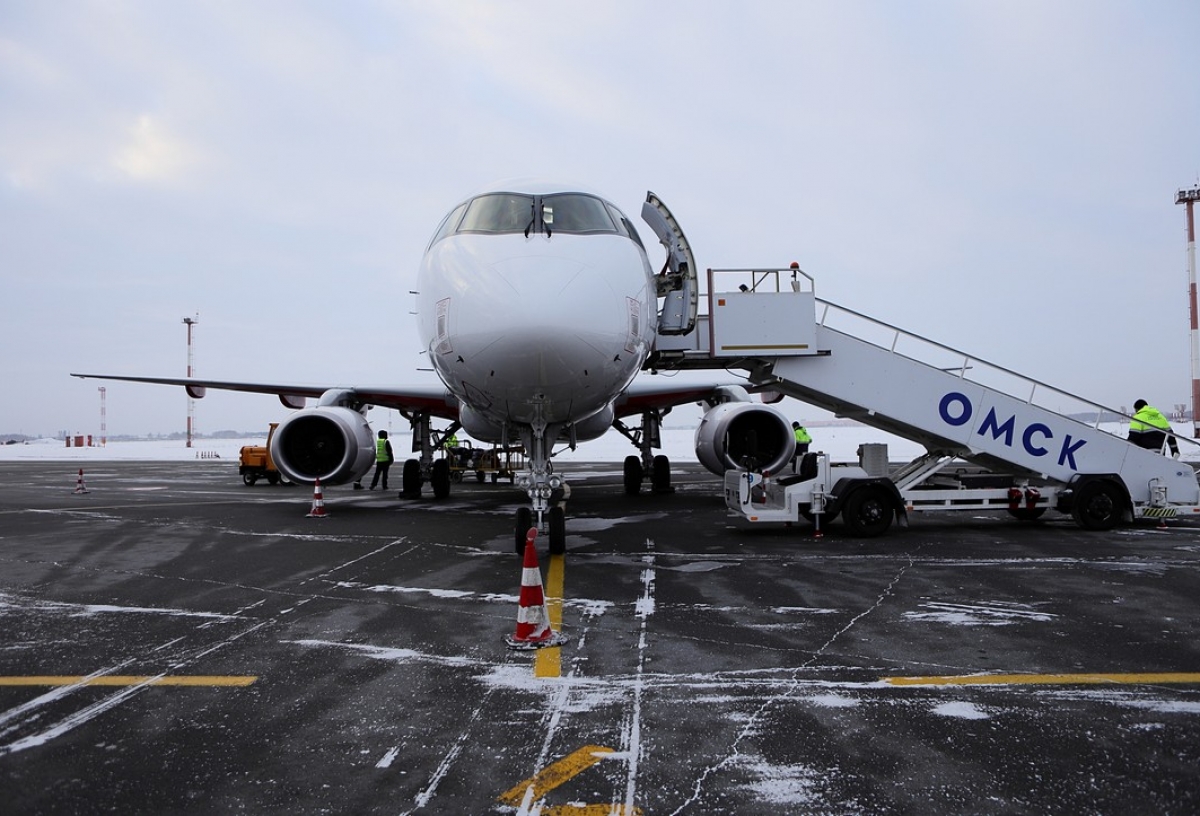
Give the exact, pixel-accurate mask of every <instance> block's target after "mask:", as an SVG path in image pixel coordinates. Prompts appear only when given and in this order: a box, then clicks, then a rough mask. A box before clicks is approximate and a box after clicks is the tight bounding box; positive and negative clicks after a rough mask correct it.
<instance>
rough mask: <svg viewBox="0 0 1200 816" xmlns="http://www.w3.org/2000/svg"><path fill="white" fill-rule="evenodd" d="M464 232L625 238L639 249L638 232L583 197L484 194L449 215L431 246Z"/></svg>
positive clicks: (613, 210) (604, 206) (620, 216)
mask: <svg viewBox="0 0 1200 816" xmlns="http://www.w3.org/2000/svg"><path fill="white" fill-rule="evenodd" d="M463 232H482V233H492V234H494V233H512V232H521V233H524V234H525V236H526V237H529V236H530V235H532V234H535V233H538V234H542V235H548V236H551V237H552V236H553V235H554V234H555V233H559V232H562V233H572V234H575V235H594V234H607V235H613V234H616V235H624V236H625V237H627V238H631V239H632V240H633V241H634V242H635V243H637V244H638V245H639V246H641V243H642V242H641V239H640V238H639V237H638V234H637V230H636V229H634V228H633V225H632V224H630V223H629V219H628V218H626V217H625V216H624V214H622V213H621V211H620V210H618V209H617V208H616V207H614V206H613V205H612V204H609V203H608V202H606V201H603V200H601V199H599V198H596V197H595V196H593V195H588V194H586V193H555V194H552V195H546V196H532V195H522V194H520V193H485V194H484V195H481V196H477V197H475V198H473V199H471V200H470V201H468V202H466V203H464V204H460V205H459V206H458V207H456V208H455V209H454V211H453V212H451V213H450V215H448V216H447V217H446V218H445V220H444V221H442V224H441V226H440V227H439V228H438V231H437V233H436V234H435V235H434V237H433V240H432V241H431V242H430V245H431V246H432V245H433V244H435V243H437V242H438V241H440V240H441V239H442V238H445V237H446V236H448V235H456V234H458V233H463Z"/></svg>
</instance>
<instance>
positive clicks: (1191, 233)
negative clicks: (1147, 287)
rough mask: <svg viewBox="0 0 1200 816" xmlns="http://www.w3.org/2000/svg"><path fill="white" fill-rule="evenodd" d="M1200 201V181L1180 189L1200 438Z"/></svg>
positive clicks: (1194, 408) (1199, 434)
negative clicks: (1199, 279) (1199, 261)
mask: <svg viewBox="0 0 1200 816" xmlns="http://www.w3.org/2000/svg"><path fill="white" fill-rule="evenodd" d="M1197 201H1200V183H1197V184H1195V185H1194V186H1193V187H1192V188H1191V189H1190V190H1180V191H1179V192H1178V193H1177V194H1176V196H1175V203H1176V204H1185V205H1187V259H1188V308H1189V309H1190V311H1191V315H1192V437H1193V438H1195V439H1200V315H1197V313H1196V219H1195V216H1194V214H1193V212H1192V205H1193V204H1195V203H1196V202H1197Z"/></svg>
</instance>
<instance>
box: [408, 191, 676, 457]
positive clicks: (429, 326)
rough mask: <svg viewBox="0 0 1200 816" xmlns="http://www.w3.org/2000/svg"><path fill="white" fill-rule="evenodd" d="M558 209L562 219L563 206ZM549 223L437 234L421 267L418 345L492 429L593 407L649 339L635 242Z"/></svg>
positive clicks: (648, 287)
mask: <svg viewBox="0 0 1200 816" xmlns="http://www.w3.org/2000/svg"><path fill="white" fill-rule="evenodd" d="M546 189H551V190H552V189H561V188H546ZM535 192H538V191H535ZM548 200H549V201H553V199H548ZM538 201H539V202H540V201H541V199H540V198H539V199H538ZM539 206H540V203H539ZM610 206H611V205H610ZM559 209H560V210H562V211H563V217H560V222H563V221H565V215H566V210H567V205H566V204H565V203H564V204H563V205H561V206H560V207H559ZM456 212H457V210H456ZM618 215H619V213H618ZM451 217H454V214H453V213H452V216H451ZM547 217H553V216H552V213H548V216H547ZM614 219H615V216H614ZM445 231H446V230H445V228H444V227H443V230H442V232H443V233H444V232H445ZM548 231H549V234H547V231H532V232H531V233H530V234H529V235H526V234H524V232H523V231H522V230H520V229H518V230H516V231H508V232H499V233H490V232H477V231H460V232H457V233H455V232H451V233H450V234H439V237H438V238H437V239H435V241H434V242H433V243H432V244H431V245H430V247H429V249H428V250H427V252H426V254H425V256H424V259H423V261H422V263H421V268H420V273H419V276H418V292H419V294H418V315H419V331H420V334H421V342H422V345H423V346H424V348H425V349H426V351H427V352H428V354H429V358H430V361H431V363H432V364H433V368H434V370H435V371H436V372H437V374H438V376H440V377H441V379H442V381H443V382H444V383H445V384H446V386H447V388H449V390H450V391H451V392H452V393H453V394H454V395H455V396H456V397H457V398H458V399H459V400H460V401H461V404H462V410H463V411H466V412H469V413H470V415H471V416H472V417H474V418H475V419H476V420H479V419H483V420H486V422H487V423H489V424H493V425H495V426H496V427H497V428H499V427H501V426H507V427H508V428H510V429H514V427H515V426H532V427H533V428H535V429H539V430H541V429H544V428H545V427H549V426H558V427H560V428H561V427H565V426H567V425H570V424H571V423H580V422H583V421H585V420H587V419H588V418H589V417H596V416H597V415H601V414H602V413H603V412H604V411H605V410H606V408H607V407H608V406H610V405H611V404H612V402H613V401H614V400H615V399H616V398H617V396H618V395H620V393H621V392H622V391H623V390H624V389H625V388H626V387H627V386H628V385H629V383H630V381H631V380H632V379H633V378H634V376H635V375H636V374H637V372H638V371H639V370H640V369H641V367H642V363H643V362H644V361H645V359H646V356H647V354H648V353H649V351H650V347H651V343H652V341H653V337H654V332H655V318H656V299H655V298H656V295H655V289H654V282H653V273H652V270H651V268H650V265H649V261H648V259H647V257H646V253H645V250H644V249H643V248H642V246H641V244H640V243H637V242H635V241H634V240H633V239H632V238H630V237H629V236H628V235H626V234H620V233H619V232H615V231H614V232H611V233H595V232H589V233H584V234H578V233H571V232H568V231H566V229H565V228H564V229H562V230H559V229H554V228H553V227H551V228H550V229H549V230H548ZM464 424H466V423H464ZM476 426H478V422H476ZM467 430H468V432H469V433H472V435H477V434H478V433H479V429H478V427H476V428H472V427H470V426H467Z"/></svg>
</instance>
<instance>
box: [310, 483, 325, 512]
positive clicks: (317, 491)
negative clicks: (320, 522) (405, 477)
mask: <svg viewBox="0 0 1200 816" xmlns="http://www.w3.org/2000/svg"><path fill="white" fill-rule="evenodd" d="M308 518H329V514H328V513H326V512H325V500H324V499H323V498H322V496H321V480H320V479H317V481H316V482H315V483H314V484H313V503H312V509H311V510H309V511H308Z"/></svg>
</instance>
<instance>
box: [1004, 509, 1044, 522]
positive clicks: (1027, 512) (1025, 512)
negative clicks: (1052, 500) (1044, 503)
mask: <svg viewBox="0 0 1200 816" xmlns="http://www.w3.org/2000/svg"><path fill="white" fill-rule="evenodd" d="M1045 512H1046V508H1045V507H1010V508H1008V514H1009V515H1010V516H1012V517H1013V518H1015V519H1016V520H1017V521H1036V520H1037V519H1040V518H1041V517H1042V514H1043V513H1045Z"/></svg>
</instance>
